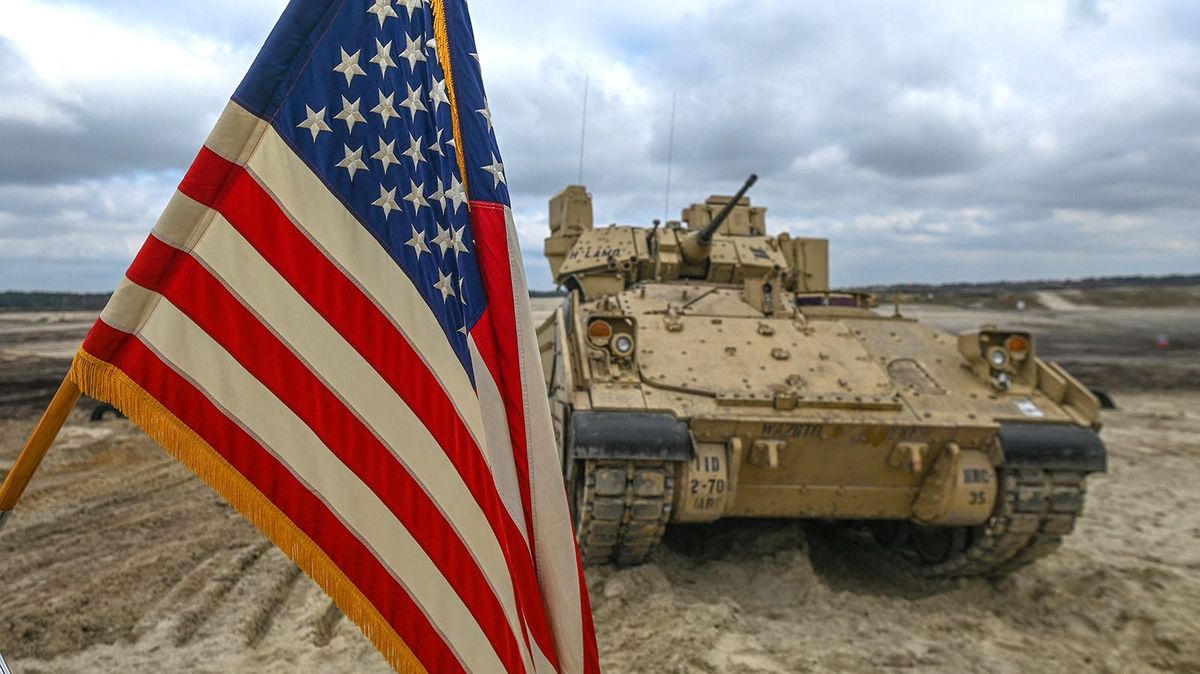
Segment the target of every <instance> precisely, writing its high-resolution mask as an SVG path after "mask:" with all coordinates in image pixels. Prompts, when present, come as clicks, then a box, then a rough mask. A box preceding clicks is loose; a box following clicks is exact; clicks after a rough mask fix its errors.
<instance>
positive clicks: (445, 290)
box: [433, 269, 454, 301]
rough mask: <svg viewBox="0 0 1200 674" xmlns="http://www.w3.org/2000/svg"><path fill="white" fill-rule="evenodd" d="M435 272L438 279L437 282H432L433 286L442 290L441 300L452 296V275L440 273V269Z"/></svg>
mask: <svg viewBox="0 0 1200 674" xmlns="http://www.w3.org/2000/svg"><path fill="white" fill-rule="evenodd" d="M437 273H438V280H437V283H434V284H433V287H434V288H437V289H438V290H440V291H442V301H445V300H447V299H449V298H451V297H454V282H453V281H452V280H451V279H452V276H453V275H451V276H447V275H445V274H443V273H442V270H441V269H439V270H437Z"/></svg>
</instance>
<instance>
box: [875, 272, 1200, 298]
mask: <svg viewBox="0 0 1200 674" xmlns="http://www.w3.org/2000/svg"><path fill="white" fill-rule="evenodd" d="M1197 285H1200V274H1169V275H1166V276H1095V277H1087V278H1080V279H1065V280H1064V279H1037V280H1033V281H984V282H981V283H894V284H892V285H874V286H862V287H860V288H856V290H865V291H867V292H871V293H886V292H908V293H925V292H942V293H973V294H974V293H978V294H982V293H998V292H1012V291H1018V290H1070V289H1076V288H1118V287H1130V286H1132V287H1163V286H1197Z"/></svg>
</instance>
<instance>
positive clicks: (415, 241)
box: [404, 226, 429, 260]
mask: <svg viewBox="0 0 1200 674" xmlns="http://www.w3.org/2000/svg"><path fill="white" fill-rule="evenodd" d="M404 245H406V246H409V247H411V248H412V249H413V252H414V253H416V255H417V259H418V260H420V259H421V253H428V252H429V246H427V245H425V230H423V229H417V228H416V227H415V226H414V227H413V230H412V238H411V239H409V240H408V241H407V242H406V243H405V244H404Z"/></svg>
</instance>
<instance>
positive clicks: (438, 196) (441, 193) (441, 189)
mask: <svg viewBox="0 0 1200 674" xmlns="http://www.w3.org/2000/svg"><path fill="white" fill-rule="evenodd" d="M429 198H430V199H432V200H433V201H436V202H438V204H440V205H441V207H442V212H443V213H445V212H446V186H445V185H444V184H443V183H442V177H441V176H438V178H437V191H435V192H434V193H433V194H430V195H429Z"/></svg>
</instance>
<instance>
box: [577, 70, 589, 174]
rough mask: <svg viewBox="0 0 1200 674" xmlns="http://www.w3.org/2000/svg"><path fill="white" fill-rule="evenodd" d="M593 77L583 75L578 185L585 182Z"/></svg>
mask: <svg viewBox="0 0 1200 674" xmlns="http://www.w3.org/2000/svg"><path fill="white" fill-rule="evenodd" d="M591 79H592V78H591V75H590V74H589V75H584V77H583V119H582V120H581V121H580V123H579V182H578V183H576V184H577V185H582V184H583V142H584V140H585V139H586V138H587V97H588V85H590V84H591Z"/></svg>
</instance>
